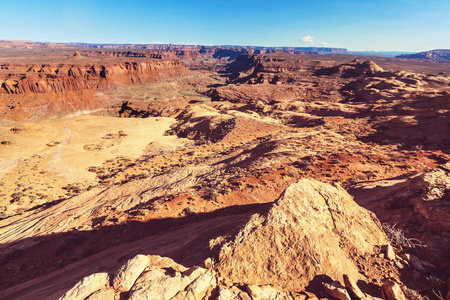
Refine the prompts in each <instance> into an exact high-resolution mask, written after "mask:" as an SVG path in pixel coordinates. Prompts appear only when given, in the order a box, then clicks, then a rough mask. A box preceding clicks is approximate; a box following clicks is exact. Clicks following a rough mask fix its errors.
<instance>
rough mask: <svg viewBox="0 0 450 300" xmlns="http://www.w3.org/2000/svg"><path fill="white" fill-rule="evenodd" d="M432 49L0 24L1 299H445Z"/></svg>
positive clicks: (447, 100) (448, 176) (445, 208)
mask: <svg viewBox="0 0 450 300" xmlns="http://www.w3.org/2000/svg"><path fill="white" fill-rule="evenodd" d="M449 53H450V50H436V51H434V52H433V51H429V52H427V53H419V54H417V55H411V54H410V55H407V54H405V55H401V56H399V57H382V56H361V55H355V54H352V53H350V52H348V51H347V50H346V49H342V48H319V47H316V48H314V47H310V48H304V49H300V48H299V49H290V48H282V47H279V48H275V47H274V48H270V47H251V46H189V45H188V46H183V45H172V44H170V45H121V44H111V45H109V44H76V43H73V44H70V43H59V44H56V43H38V42H28V41H0V175H1V178H0V254H1V256H0V260H1V263H0V298H1V299H90V300H93V299H117V300H118V299H220V300H223V299H240V300H247V299H250V300H252V299H253V300H256V299H301V300H306V299H334V298H336V299H341V300H344V299H345V300H347V299H348V300H350V299H379V298H382V299H386V300H404V299H411V300H423V299H430V300H431V299H441V300H444V299H450V292H449V287H450V279H449V276H450V272H449V270H450V75H449V74H450V61H449V60H448V57H449Z"/></svg>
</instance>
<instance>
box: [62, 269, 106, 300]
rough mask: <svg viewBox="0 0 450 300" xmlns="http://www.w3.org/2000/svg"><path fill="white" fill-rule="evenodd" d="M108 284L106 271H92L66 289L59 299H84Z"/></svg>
mask: <svg viewBox="0 0 450 300" xmlns="http://www.w3.org/2000/svg"><path fill="white" fill-rule="evenodd" d="M108 286H109V275H108V273H94V274H92V275H89V276H86V277H84V278H83V279H81V280H80V281H79V282H78V283H77V284H75V286H74V287H73V288H71V289H70V290H68V291H67V292H66V293H65V294H64V295H63V296H61V297H60V298H59V300H78V299H80V300H84V299H86V298H87V297H89V296H90V295H91V294H93V293H95V292H97V291H99V290H102V289H105V288H107V287H108Z"/></svg>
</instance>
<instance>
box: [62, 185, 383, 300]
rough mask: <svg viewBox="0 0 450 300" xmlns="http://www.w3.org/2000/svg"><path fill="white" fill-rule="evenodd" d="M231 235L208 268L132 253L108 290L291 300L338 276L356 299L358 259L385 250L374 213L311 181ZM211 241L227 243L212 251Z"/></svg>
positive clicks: (337, 293)
mask: <svg viewBox="0 0 450 300" xmlns="http://www.w3.org/2000/svg"><path fill="white" fill-rule="evenodd" d="M230 236H234V237H232V238H231V240H230V238H229V237H228V240H229V241H228V242H224V244H222V245H221V246H220V247H221V249H220V250H219V254H218V259H217V264H212V263H211V260H209V259H208V260H207V261H205V262H204V263H203V265H204V266H205V267H206V268H209V270H208V269H206V268H202V267H192V268H190V269H188V270H186V269H185V268H184V267H183V266H180V265H177V264H176V263H175V262H173V261H171V260H170V259H169V260H168V259H163V258H160V257H155V256H150V257H147V256H144V255H138V256H136V257H134V258H132V259H130V260H129V261H128V262H127V263H125V264H124V265H123V266H122V267H121V268H120V270H119V271H118V272H117V273H116V274H115V275H114V279H113V288H114V290H115V291H116V293H118V292H128V291H129V299H207V298H206V297H211V296H212V297H213V298H209V299H216V297H217V298H219V299H222V298H224V297H226V296H225V295H228V296H230V299H233V297H235V296H237V294H238V293H245V292H247V293H248V295H249V296H250V297H251V299H292V296H291V292H302V291H304V289H305V288H306V287H307V286H308V285H309V284H310V282H311V281H313V280H314V279H315V278H316V276H318V275H325V274H326V275H328V276H329V277H331V278H336V279H342V278H344V279H345V280H344V281H345V283H346V284H347V285H349V288H350V290H351V291H352V293H353V294H356V295H359V294H361V293H362V292H361V291H360V290H359V289H358V287H357V286H356V287H355V284H354V280H356V279H362V280H365V279H366V278H365V277H364V276H362V275H361V274H360V272H359V269H358V264H359V263H358V264H357V262H356V260H357V258H358V257H359V256H366V255H371V254H373V253H374V251H375V248H376V246H377V245H382V244H387V240H386V237H385V234H384V232H383V231H382V230H381V225H380V224H379V222H378V221H377V219H376V218H375V217H374V215H373V214H372V213H370V212H368V211H366V210H364V209H363V208H361V207H359V206H358V205H357V204H356V203H354V202H353V200H352V197H351V196H350V195H349V194H347V193H346V192H345V191H344V190H343V189H342V188H341V187H340V186H331V185H328V184H324V183H321V182H318V181H315V180H311V179H302V180H300V181H299V182H297V183H294V184H292V185H291V186H289V187H288V188H287V189H286V190H285V192H284V193H283V195H282V196H281V197H280V198H279V199H278V200H277V201H276V202H275V203H274V204H273V206H272V207H271V208H270V210H268V211H267V212H266V213H260V214H254V215H253V216H252V217H251V218H250V220H249V221H248V222H247V224H246V225H245V226H244V227H243V228H241V229H240V230H239V231H238V232H237V233H236V231H235V233H232V232H231V233H230ZM217 240H224V241H226V240H227V237H223V238H222V237H219V238H217V239H215V240H214V242H213V241H212V242H211V245H217V243H216V242H215V241H217ZM219 245H220V242H219ZM213 248H214V247H213ZM214 251H215V250H214ZM158 262H159V263H158ZM161 262H162V263H161ZM88 278H89V277H88ZM86 280H87V279H83V280H82V281H81V282H85V281H86ZM237 286H240V287H241V290H239V289H238V290H237V293H236V291H235V292H233V290H229V288H230V287H233V288H234V289H236V287H237ZM75 288H76V290H77V293H79V294H82V295H83V296H85V297H87V296H89V295H88V294H89V293H95V292H97V291H94V290H93V288H92V287H89V289H88V288H87V287H85V285H84V284H80V283H79V284H77V285H76V287H74V288H73V289H72V290H70V291H69V292H68V293H73V292H71V291H73V290H74V289H75ZM104 288H105V287H104V286H101V289H104ZM223 288H227V289H228V290H227V291H225V290H222V289H223ZM324 288H325V289H326V290H327V292H328V293H330V294H331V295H333V296H334V297H338V298H340V299H345V300H348V299H350V296H349V294H348V292H347V290H346V288H345V287H344V286H341V285H340V283H339V282H335V283H333V284H331V285H330V284H327V283H324ZM85 290H86V291H85ZM241 299H242V297H241Z"/></svg>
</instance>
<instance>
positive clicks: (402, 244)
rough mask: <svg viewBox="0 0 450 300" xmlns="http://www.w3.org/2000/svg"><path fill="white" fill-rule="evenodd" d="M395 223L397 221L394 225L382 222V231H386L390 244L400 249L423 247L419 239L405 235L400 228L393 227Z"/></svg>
mask: <svg viewBox="0 0 450 300" xmlns="http://www.w3.org/2000/svg"><path fill="white" fill-rule="evenodd" d="M396 225H397V223H396V224H394V225H390V224H387V223H383V224H382V226H383V229H384V232H385V233H386V235H387V237H388V239H389V242H390V243H391V245H392V246H394V247H396V248H400V249H404V248H406V249H408V248H409V249H412V248H416V247H423V245H422V242H421V241H419V240H418V239H415V238H408V237H406V236H405V234H404V233H403V231H402V230H401V229H398V228H395V226H396Z"/></svg>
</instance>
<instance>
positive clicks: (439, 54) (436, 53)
mask: <svg viewBox="0 0 450 300" xmlns="http://www.w3.org/2000/svg"><path fill="white" fill-rule="evenodd" d="M396 57H400V58H419V59H432V60H450V49H436V50H430V51H425V52H419V53H415V54H402V55H398V56H396Z"/></svg>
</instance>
